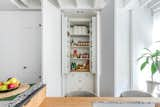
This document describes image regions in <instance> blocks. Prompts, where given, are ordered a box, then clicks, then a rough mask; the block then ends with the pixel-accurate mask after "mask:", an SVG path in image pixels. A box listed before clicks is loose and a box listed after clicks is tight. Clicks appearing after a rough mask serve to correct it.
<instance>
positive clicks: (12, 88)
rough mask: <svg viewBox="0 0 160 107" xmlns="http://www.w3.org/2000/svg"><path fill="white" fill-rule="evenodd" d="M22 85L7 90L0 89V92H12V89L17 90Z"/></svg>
mask: <svg viewBox="0 0 160 107" xmlns="http://www.w3.org/2000/svg"><path fill="white" fill-rule="evenodd" d="M19 86H20V85H18V86H17V87H15V88H12V89H7V90H0V93H5V92H10V91H13V90H16V89H18V88H19Z"/></svg>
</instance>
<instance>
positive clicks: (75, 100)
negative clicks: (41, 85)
mask: <svg viewBox="0 0 160 107" xmlns="http://www.w3.org/2000/svg"><path fill="white" fill-rule="evenodd" d="M99 101H100V102H103V101H104V102H139V101H140V102H152V103H156V104H158V103H160V99H158V98H157V99H154V98H107V97H92V98H88V97H87V98H86V97H85V98H84V97H70V98H64V97H61V98H46V99H45V100H44V101H43V102H42V104H41V105H40V107H92V104H93V102H99ZM156 107H160V106H159V104H158V105H156Z"/></svg>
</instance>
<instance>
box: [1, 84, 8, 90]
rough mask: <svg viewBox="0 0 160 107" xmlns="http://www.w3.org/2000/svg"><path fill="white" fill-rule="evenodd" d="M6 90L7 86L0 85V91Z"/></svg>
mask: <svg viewBox="0 0 160 107" xmlns="http://www.w3.org/2000/svg"><path fill="white" fill-rule="evenodd" d="M6 90H8V86H7V85H1V86H0V91H6Z"/></svg>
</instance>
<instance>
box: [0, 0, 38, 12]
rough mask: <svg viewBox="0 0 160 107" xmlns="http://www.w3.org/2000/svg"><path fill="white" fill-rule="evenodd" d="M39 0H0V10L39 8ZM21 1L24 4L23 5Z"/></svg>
mask: <svg viewBox="0 0 160 107" xmlns="http://www.w3.org/2000/svg"><path fill="white" fill-rule="evenodd" d="M17 1H18V2H17ZM40 1H41V0H0V10H15V9H16V10H17V9H40V8H41V2H40ZM21 3H22V4H24V6H23V5H22V4H21Z"/></svg>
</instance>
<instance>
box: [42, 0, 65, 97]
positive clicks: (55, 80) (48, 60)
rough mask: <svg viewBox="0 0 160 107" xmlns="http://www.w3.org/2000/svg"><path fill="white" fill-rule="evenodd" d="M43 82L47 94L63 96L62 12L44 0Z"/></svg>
mask: <svg viewBox="0 0 160 107" xmlns="http://www.w3.org/2000/svg"><path fill="white" fill-rule="evenodd" d="M42 47H43V50H42V53H43V60H42V64H43V67H42V69H43V82H44V83H46V84H47V96H52V97H53V96H61V94H62V87H61V13H60V10H59V9H57V8H56V7H54V5H52V4H51V3H50V2H48V0H43V46H42Z"/></svg>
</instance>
